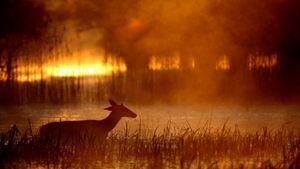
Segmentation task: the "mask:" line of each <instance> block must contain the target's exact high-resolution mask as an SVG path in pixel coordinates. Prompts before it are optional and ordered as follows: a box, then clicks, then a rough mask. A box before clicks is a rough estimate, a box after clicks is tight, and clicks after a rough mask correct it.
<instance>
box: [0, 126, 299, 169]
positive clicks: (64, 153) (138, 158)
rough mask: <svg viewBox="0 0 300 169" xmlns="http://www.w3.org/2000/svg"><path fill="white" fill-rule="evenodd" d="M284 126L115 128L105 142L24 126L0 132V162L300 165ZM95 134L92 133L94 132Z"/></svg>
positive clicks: (292, 135) (295, 142)
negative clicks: (48, 134) (43, 133)
mask: <svg viewBox="0 0 300 169" xmlns="http://www.w3.org/2000/svg"><path fill="white" fill-rule="evenodd" d="M298 132H299V131H296V130H290V129H287V128H285V127H282V128H280V129H276V130H270V129H268V128H262V129H261V130H259V131H256V132H241V131H240V130H239V129H238V128H237V127H236V128H230V127H226V123H225V124H224V126H223V127H221V128H218V129H214V128H212V127H210V126H208V125H205V126H204V127H202V128H198V129H192V128H191V127H184V128H178V127H174V126H172V125H171V123H170V124H169V125H167V126H165V127H164V128H161V130H159V128H158V129H157V130H154V131H153V130H149V129H147V128H144V127H142V125H140V127H139V128H138V129H136V130H131V129H129V127H128V125H126V126H125V127H124V129H123V130H119V131H114V132H112V133H110V135H109V136H108V137H107V138H106V140H105V141H104V142H98V141H97V140H96V139H95V137H93V136H82V138H78V140H76V141H72V143H61V142H59V140H42V139H40V137H39V134H38V133H37V134H33V133H32V130H31V129H30V128H29V129H28V130H27V131H25V132H23V133H20V132H19V131H18V128H17V127H16V126H12V127H11V128H10V130H9V131H7V132H5V133H1V140H0V168H134V169H138V168H150V169H156V168H158V169H160V168H175V169H176V168H182V169H184V168H191V169H192V168H290V169H296V168H300V133H298ZM95 134H96V133H95Z"/></svg>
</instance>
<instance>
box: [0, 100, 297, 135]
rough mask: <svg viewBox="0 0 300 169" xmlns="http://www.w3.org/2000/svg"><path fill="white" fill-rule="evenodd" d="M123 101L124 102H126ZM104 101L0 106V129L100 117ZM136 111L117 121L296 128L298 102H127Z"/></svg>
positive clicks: (131, 124)
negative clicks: (275, 103) (197, 104)
mask: <svg viewBox="0 0 300 169" xmlns="http://www.w3.org/2000/svg"><path fill="white" fill-rule="evenodd" d="M126 105H127V104H126ZM107 106H108V105H96V104H78V105H71V104H69V105H50V104H43V105H36V104H33V105H23V106H1V107H0V131H2V132H3V131H6V130H7V129H8V128H9V126H10V125H11V124H16V125H17V126H18V127H19V128H20V129H21V130H25V129H28V128H29V122H28V121H30V123H31V125H32V128H33V130H34V131H35V132H36V131H37V130H38V128H39V127H40V126H41V125H43V124H46V123H48V122H53V121H65V120H87V119H99V120H100V119H103V118H105V117H106V116H107V115H108V114H109V112H108V111H105V110H104V108H105V107H107ZM127 106H128V107H129V108H130V109H131V110H133V111H134V112H136V113H137V114H138V117H137V118H136V119H130V118H123V119H122V120H121V122H120V123H119V124H118V125H117V128H116V129H115V130H116V131H117V130H122V129H124V127H125V124H126V123H127V125H128V126H129V128H130V129H133V130H134V129H137V128H138V127H139V126H141V125H142V127H144V128H147V129H149V130H157V129H158V130H160V129H163V128H164V127H166V126H167V125H168V124H171V125H172V126H174V127H178V128H186V127H191V128H192V129H197V128H201V127H203V126H205V125H210V126H211V127H212V128H215V129H217V128H221V127H222V126H223V125H224V124H225V123H226V125H227V126H229V127H236V126H237V127H238V128H239V129H240V130H242V131H256V130H260V129H261V128H263V127H268V128H270V129H276V128H280V127H282V126H285V127H289V128H292V129H295V130H298V131H300V106H296V105H289V106H287V105H285V106H284V105H282V106H272V105H269V106H247V107H246V106H238V105H231V106H221V105H209V106H208V105H205V106H183V105H152V106H142V105H130V104H128V105H127Z"/></svg>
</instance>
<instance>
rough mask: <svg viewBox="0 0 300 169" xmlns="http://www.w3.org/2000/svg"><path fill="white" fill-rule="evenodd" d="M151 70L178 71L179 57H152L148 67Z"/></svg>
mask: <svg viewBox="0 0 300 169" xmlns="http://www.w3.org/2000/svg"><path fill="white" fill-rule="evenodd" d="M148 68H149V69H151V70H178V69H180V57H179V56H178V55H176V56H173V57H165V56H161V57H158V56H152V57H151V59H150V62H149V65H148Z"/></svg>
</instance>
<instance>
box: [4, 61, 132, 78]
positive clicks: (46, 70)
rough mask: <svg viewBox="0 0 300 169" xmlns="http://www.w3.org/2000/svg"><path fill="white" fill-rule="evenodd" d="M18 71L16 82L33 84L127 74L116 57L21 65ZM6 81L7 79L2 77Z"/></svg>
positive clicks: (122, 63)
mask: <svg viewBox="0 0 300 169" xmlns="http://www.w3.org/2000/svg"><path fill="white" fill-rule="evenodd" d="M20 65H21V66H19V67H18V68H17V69H16V71H15V74H16V80H17V81H20V82H26V81H28V82H32V81H39V80H42V79H48V78H51V77H86V76H109V75H111V74H113V73H123V72H126V70H127V67H126V65H125V63H124V62H123V61H122V60H120V59H117V58H115V57H112V56H110V57H108V58H107V59H106V60H104V59H103V58H101V57H96V58H91V57H90V58H89V57H72V58H65V59H59V60H51V61H48V62H46V63H45V64H44V65H41V66H39V65H37V64H31V65H25V64H20ZM1 79H2V80H4V79H5V77H2V76H1Z"/></svg>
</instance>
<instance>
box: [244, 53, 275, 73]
mask: <svg viewBox="0 0 300 169" xmlns="http://www.w3.org/2000/svg"><path fill="white" fill-rule="evenodd" d="M277 64H278V56H277V54H276V53H274V54H271V55H260V54H258V53H257V54H255V55H253V54H251V55H249V58H248V68H249V70H254V69H269V70H272V69H273V68H275V67H276V66H277Z"/></svg>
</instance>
